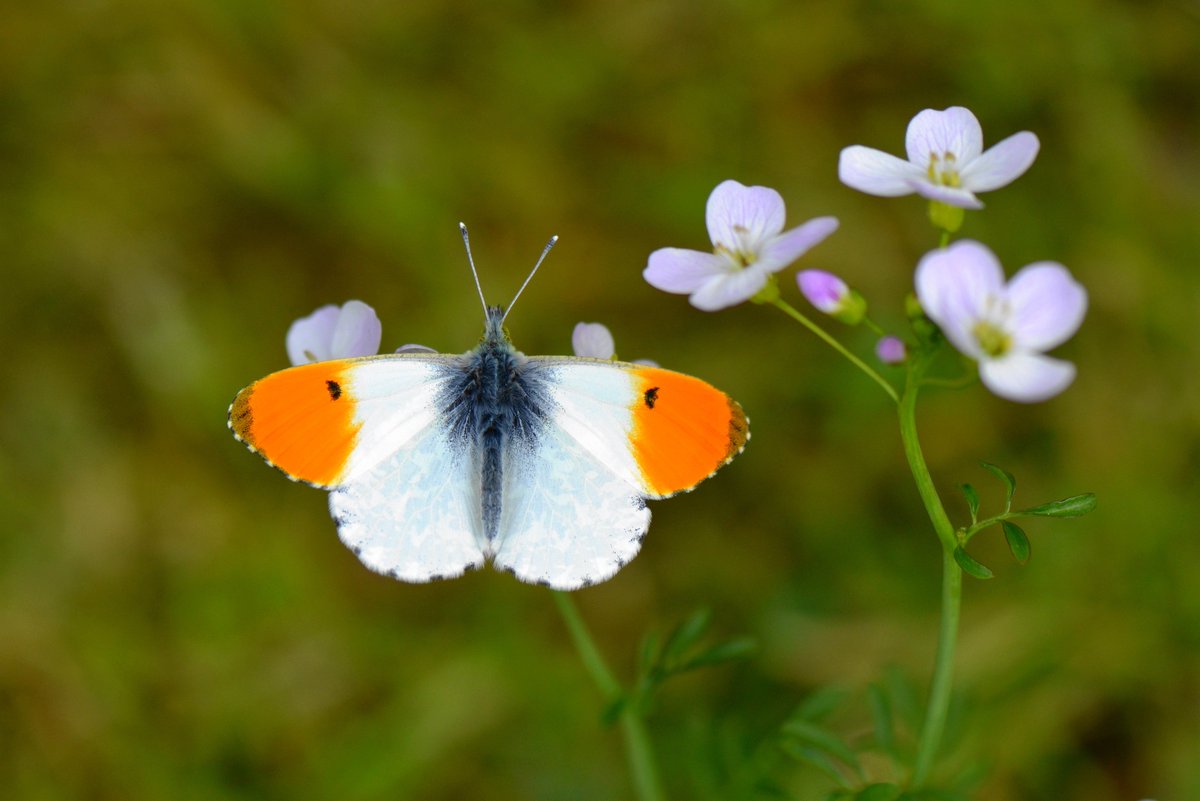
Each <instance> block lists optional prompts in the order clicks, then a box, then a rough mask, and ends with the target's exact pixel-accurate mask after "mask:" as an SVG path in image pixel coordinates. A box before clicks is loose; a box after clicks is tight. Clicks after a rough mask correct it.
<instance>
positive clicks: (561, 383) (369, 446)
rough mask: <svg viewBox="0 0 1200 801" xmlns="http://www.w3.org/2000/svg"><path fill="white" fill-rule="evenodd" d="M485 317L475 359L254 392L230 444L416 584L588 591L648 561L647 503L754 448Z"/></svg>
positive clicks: (412, 357) (709, 412) (425, 357)
mask: <svg viewBox="0 0 1200 801" xmlns="http://www.w3.org/2000/svg"><path fill="white" fill-rule="evenodd" d="M503 319H504V312H503V311H502V310H501V309H499V308H497V307H490V308H488V309H487V317H486V325H485V331H484V336H483V339H482V341H481V343H480V345H479V346H478V347H477V348H475V349H474V350H472V351H469V352H468V353H465V354H462V355H443V354H393V355H386V356H373V357H363V358H355V359H342V360H333V361H326V362H316V363H313V364H307V365H302V366H299V367H293V368H291V369H288V370H282V371H280V372H278V373H274V374H272V375H270V376H267V377H266V378H263V379H261V380H259V381H257V382H255V383H254V384H251V385H250V386H248V387H246V388H245V389H243V390H242V391H241V392H240V393H239V394H238V396H237V398H235V400H234V402H233V404H232V405H231V407H230V412H229V426H230V428H231V429H232V430H233V432H234V435H235V436H236V437H237V438H238V439H240V440H242V441H243V442H245V443H246V444H247V445H248V446H249V447H250V448H251V450H254V451H255V452H258V453H259V454H260V455H262V456H263V457H264V458H265V459H266V460H267V461H268V462H269V463H271V464H272V465H274V466H275V467H277V468H279V469H280V470H282V471H283V472H284V473H285V474H287V475H288V476H289V477H290V478H292V479H293V480H297V481H303V482H306V483H309V484H311V485H313V486H316V487H320V488H323V489H328V490H330V499H329V503H330V512H331V514H332V516H333V517H334V519H335V521H336V523H337V526H338V534H339V536H340V537H341V539H342V541H343V542H344V543H345V544H346V545H347V546H349V547H350V548H351V549H352V550H353V551H354V552H355V554H356V555H357V556H358V557H359V559H360V560H361V561H362V562H363V563H364V564H366V565H367V566H368V567H370V568H371V569H372V570H375V571H377V572H380V573H384V574H387V575H390V576H392V577H394V578H397V579H400V580H404V581H416V582H420V581H429V580H432V579H437V578H448V577H452V576H457V575H460V574H461V573H462V572H463V571H465V570H467V569H472V568H476V567H480V566H481V565H483V564H484V562H485V561H487V560H491V561H492V562H493V563H494V564H495V565H496V566H497V567H498V568H500V569H504V570H508V571H510V572H512V573H514V574H515V575H517V577H518V578H521V579H522V580H525V581H530V582H534V583H541V584H546V585H549V586H551V587H555V588H558V589H575V588H578V587H581V586H586V585H588V584H591V583H595V582H597V581H601V580H604V579H606V578H609V577H610V576H612V575H613V574H614V573H615V572H616V571H617V570H618V569H619V568H620V567H621V566H622V565H624V564H625V563H626V562H628V561H629V560H630V559H632V558H633V556H634V555H636V553H637V551H638V549H639V548H640V544H641V540H642V537H643V536H644V534H645V532H646V530H647V528H648V527H649V523H650V510H649V508H648V507H647V505H646V502H645V501H646V500H647V499H657V498H664V497H668V496H670V495H673V494H675V493H677V492H680V491H684V490H688V489H691V488H692V487H694V486H695V485H696V484H697V483H699V482H700V481H702V480H703V479H704V478H706V477H708V476H709V475H711V474H712V473H713V472H715V471H716V470H717V469H718V468H719V467H720V466H722V465H723V464H725V463H727V462H728V461H729V460H730V459H732V458H733V456H735V455H736V454H737V453H739V452H740V451H741V449H742V448H743V446H744V445H745V442H746V440H747V439H748V437H749V430H748V423H747V420H746V417H745V414H744V413H743V412H742V410H741V407H740V406H739V405H738V404H737V403H736V402H735V401H733V400H732V399H730V398H729V397H728V396H726V395H725V394H724V393H722V392H720V391H719V390H716V389H714V388H713V387H711V386H710V385H708V384H706V383H705V382H703V381H701V380H699V379H696V378H692V377H691V376H686V375H683V374H681V373H675V372H672V371H669V370H662V369H659V368H655V367H644V366H641V365H636V364H628V363H623V362H614V361H605V360H598V359H586V358H575V357H565V356H564V357H553V356H550V357H537V356H535V357H527V356H525V355H524V354H522V353H520V352H519V351H517V350H516V349H515V348H514V347H513V345H512V343H511V342H510V341H509V339H508V336H507V335H506V333H505V332H504V329H503Z"/></svg>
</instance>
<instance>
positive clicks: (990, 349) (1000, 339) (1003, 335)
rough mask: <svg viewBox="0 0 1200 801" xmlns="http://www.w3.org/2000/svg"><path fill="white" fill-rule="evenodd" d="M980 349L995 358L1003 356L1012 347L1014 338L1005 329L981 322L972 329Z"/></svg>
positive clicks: (985, 321) (984, 321)
mask: <svg viewBox="0 0 1200 801" xmlns="http://www.w3.org/2000/svg"><path fill="white" fill-rule="evenodd" d="M971 333H972V334H974V335H975V341H976V342H978V343H979V347H980V349H981V350H982V351H983V352H984V353H986V354H987V355H988V356H991V357H993V358H996V357H999V356H1003V355H1004V354H1006V353H1008V351H1009V348H1011V347H1012V337H1011V336H1009V334H1008V332H1006V331H1005V330H1004V329H1003V328H1001V327H1000V326H998V325H995V324H993V323H989V322H988V321H987V320H980V321H979V322H977V323H976V324H975V327H974V328H973V329H971Z"/></svg>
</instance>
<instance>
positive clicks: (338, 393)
mask: <svg viewBox="0 0 1200 801" xmlns="http://www.w3.org/2000/svg"><path fill="white" fill-rule="evenodd" d="M325 387H326V388H327V389H328V390H329V397H330V398H332V399H333V400H337V399H338V398H340V397H342V385H341V384H339V383H338V382H336V381H333V380H332V379H331V380H329V381H326V382H325Z"/></svg>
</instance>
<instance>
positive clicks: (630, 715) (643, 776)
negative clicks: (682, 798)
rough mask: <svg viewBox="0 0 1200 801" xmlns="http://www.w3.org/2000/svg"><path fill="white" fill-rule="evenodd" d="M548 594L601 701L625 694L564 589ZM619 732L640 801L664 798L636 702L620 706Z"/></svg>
mask: <svg viewBox="0 0 1200 801" xmlns="http://www.w3.org/2000/svg"><path fill="white" fill-rule="evenodd" d="M550 595H551V596H552V597H553V598H554V605H555V606H557V607H558V611H559V612H560V613H561V614H562V617H563V621H564V622H565V623H566V625H567V631H569V632H570V634H571V640H572V641H574V643H575V650H576V651H578V652H579V658H580V659H581V660H583V666H584V668H585V669H586V670H587V672H588V673H589V674H591V677H592V681H594V682H595V683H596V686H597V687H598V688H599V689H600V692H601V694H602V695H604V700H605V702H606V703H616V702H618V701H619V700H620V699H621V697H622V696H623V695H625V690H624V688H622V687H621V683H620V682H619V681H617V678H616V676H614V675H613V672H612V671H611V670H610V669H609V667H608V665H607V663H605V661H604V657H602V656H601V655H600V649H599V648H597V647H596V641H595V640H593V639H592V635H591V634H590V633H589V632H588V628H587V624H585V623H584V622H583V617H582V616H581V615H580V614H579V609H578V608H577V607H576V606H575V602H574V601H573V600H572V599H571V596H570V595H569V594H568V593H565V592H559V591H557V590H551V591H550ZM621 733H622V735H623V736H624V740H625V758H626V759H627V760H628V762H629V772H630V774H631V776H632V779H633V786H634V788H635V790H636V791H637V797H638V798H639V799H640V800H641V801H665V799H666V796H665V795H664V794H663V790H662V783H661V782H660V781H659V778H658V767H657V765H656V764H655V761H654V751H653V750H652V749H651V747H650V736H649V735H648V734H647V733H646V725H645V722H644V721H643V720H642V718H641V714H640V712H639V710H638V709H637V708H636V704H625V706H624V708H623V709H622V710H621Z"/></svg>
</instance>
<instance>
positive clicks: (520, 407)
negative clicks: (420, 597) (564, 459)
mask: <svg viewBox="0 0 1200 801" xmlns="http://www.w3.org/2000/svg"><path fill="white" fill-rule="evenodd" d="M467 358H468V360H469V365H468V369H466V370H464V371H463V372H462V374H461V376H460V377H459V378H458V380H456V381H453V382H451V384H450V385H449V386H448V387H447V395H448V397H447V399H446V400H447V402H446V404H445V405H444V408H446V409H448V410H449V421H448V422H449V430H450V432H451V434H450V436H451V440H452V442H453V444H454V445H455V446H457V447H459V448H463V449H465V450H466V452H469V453H473V454H476V455H477V457H478V465H479V467H478V469H479V490H480V493H479V497H480V503H481V509H480V512H481V514H482V520H483V534H484V538H485V540H486V541H487V542H488V543H491V542H493V541H494V540H495V539H496V537H497V535H498V534H499V530H500V517H501V513H502V512H503V503H502V498H503V488H504V454H505V453H506V451H507V450H508V449H509V448H510V447H511V445H512V444H513V442H514V441H515V442H518V443H520V444H522V445H524V446H532V445H533V444H534V443H535V442H536V440H537V437H538V433H539V431H540V430H541V428H542V427H543V426H544V425H545V423H546V420H547V414H546V408H547V405H546V402H545V396H546V392H545V388H544V386H543V382H542V380H541V379H539V377H538V376H537V375H536V373H534V372H533V371H530V370H529V369H528V361H527V360H526V359H525V357H524V356H522V355H521V354H519V353H517V352H516V351H515V350H514V349H513V347H512V345H510V344H509V343H508V342H506V341H498V340H495V339H488V340H486V341H485V342H484V344H483V345H482V346H480V348H479V349H478V350H476V351H474V352H473V353H471V354H470V355H469V356H468V357H467Z"/></svg>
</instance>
